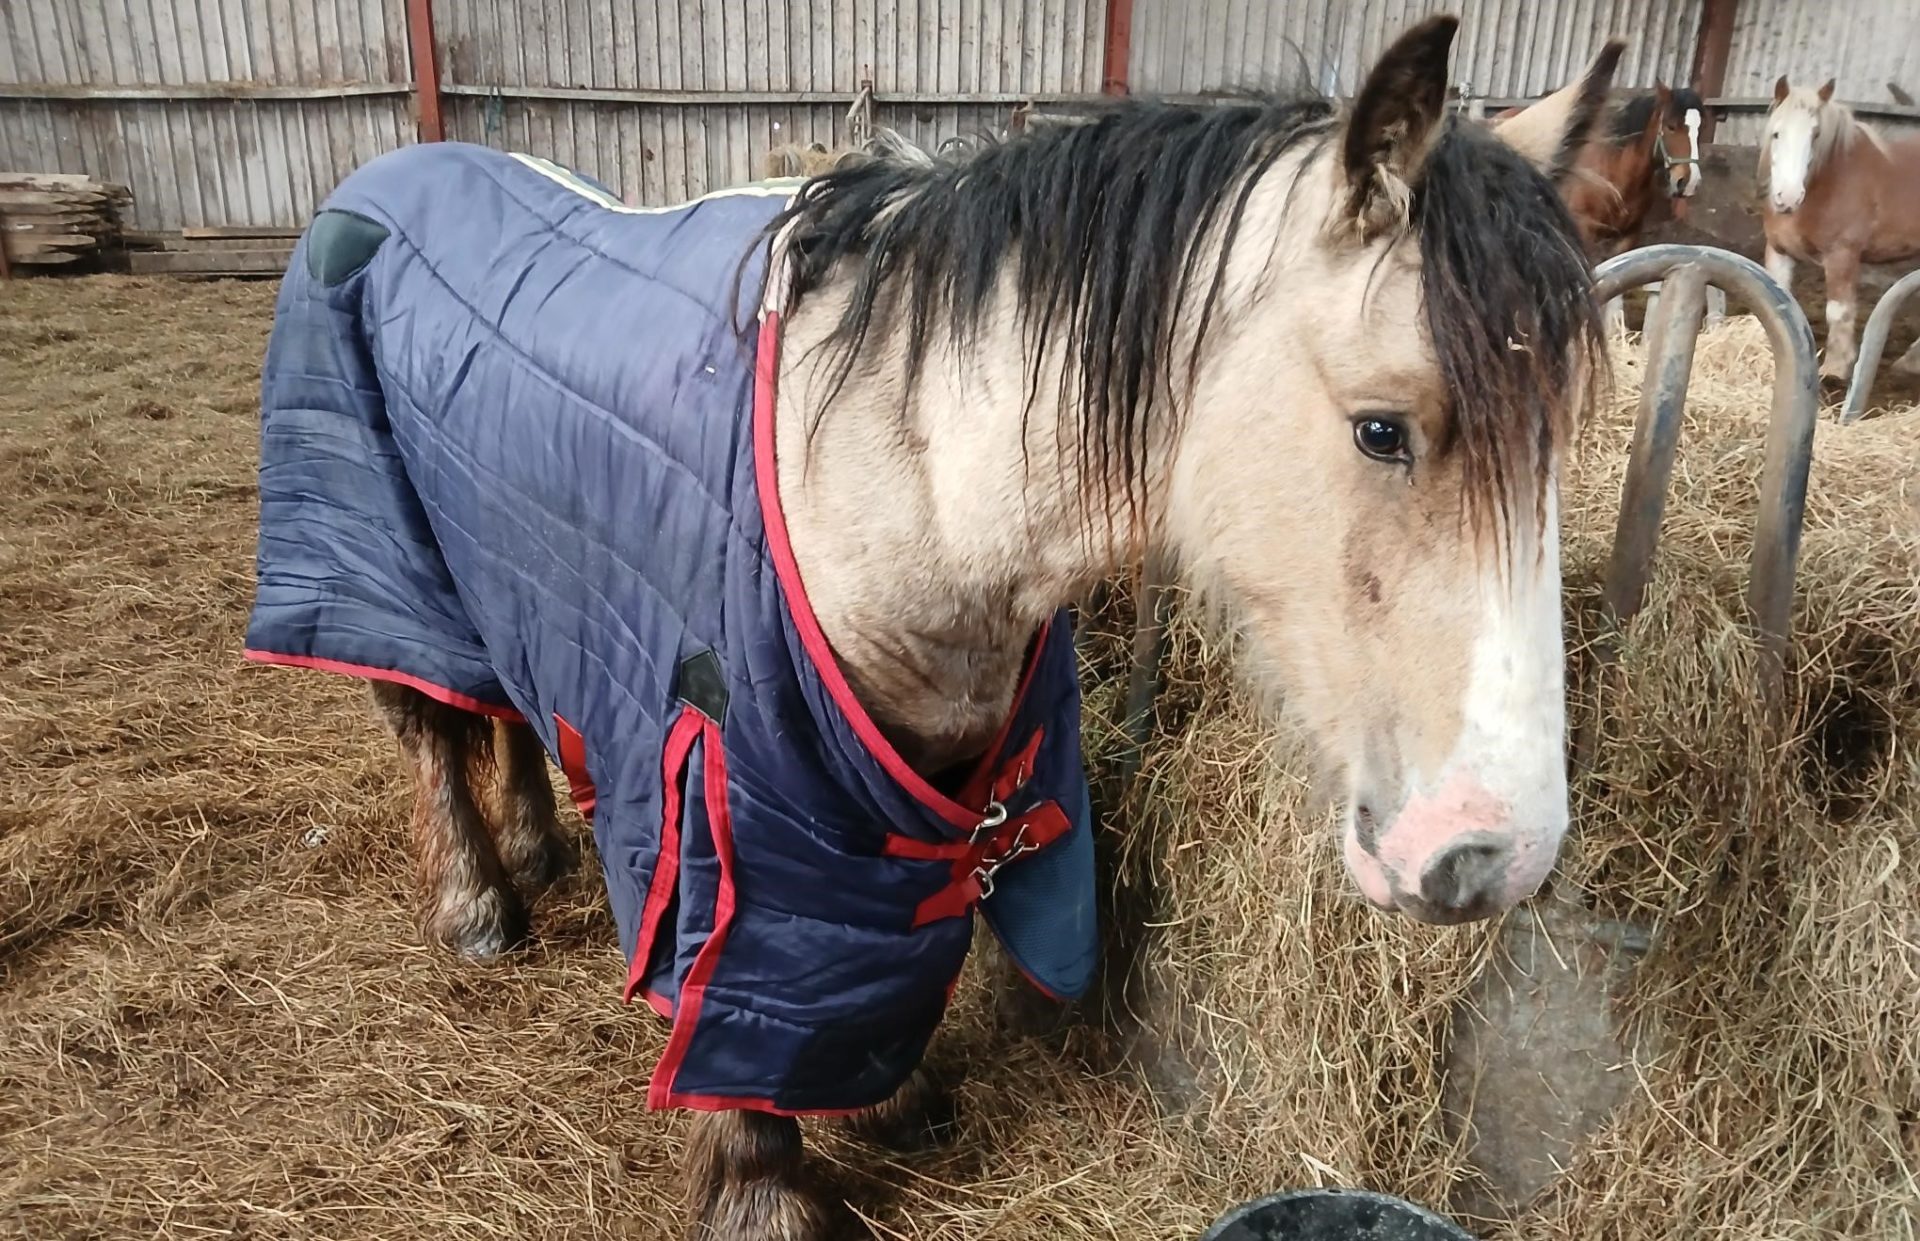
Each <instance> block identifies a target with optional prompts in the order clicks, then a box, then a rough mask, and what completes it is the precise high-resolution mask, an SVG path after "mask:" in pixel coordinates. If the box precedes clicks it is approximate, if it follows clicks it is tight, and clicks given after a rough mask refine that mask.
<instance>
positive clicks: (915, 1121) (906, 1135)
mask: <svg viewBox="0 0 1920 1241" xmlns="http://www.w3.org/2000/svg"><path fill="white" fill-rule="evenodd" d="M846 1124H847V1129H848V1131H850V1132H851V1133H852V1134H853V1135H854V1136H855V1137H859V1138H862V1139H864V1140H866V1141H868V1142H872V1143H873V1144H874V1145H875V1146H881V1147H885V1148H886V1149H887V1150H890V1151H895V1152H898V1153H900V1154H914V1153H917V1152H919V1151H925V1150H931V1149H933V1148H934V1147H937V1146H945V1145H946V1144H948V1143H949V1142H951V1141H953V1139H954V1137H955V1136H956V1135H957V1134H958V1133H959V1129H960V1126H959V1107H958V1105H957V1104H956V1103H955V1101H954V1097H953V1091H952V1090H951V1089H950V1088H949V1087H948V1086H947V1084H946V1083H945V1082H942V1081H941V1080H940V1079H939V1078H938V1077H936V1076H935V1075H934V1074H933V1073H931V1072H930V1071H928V1069H927V1067H926V1066H925V1065H922V1066H920V1067H919V1068H917V1069H915V1070H914V1071H913V1076H912V1077H909V1078H908V1079H907V1080H906V1084H904V1085H903V1086H901V1087H900V1089H898V1090H896V1091H894V1092H893V1097H892V1098H891V1099H888V1100H887V1101H886V1102H885V1103H882V1104H879V1105H878V1106H876V1107H870V1108H867V1109H866V1110H865V1111H861V1112H855V1113H854V1114H853V1115H852V1116H850V1117H848V1118H847V1122H846Z"/></svg>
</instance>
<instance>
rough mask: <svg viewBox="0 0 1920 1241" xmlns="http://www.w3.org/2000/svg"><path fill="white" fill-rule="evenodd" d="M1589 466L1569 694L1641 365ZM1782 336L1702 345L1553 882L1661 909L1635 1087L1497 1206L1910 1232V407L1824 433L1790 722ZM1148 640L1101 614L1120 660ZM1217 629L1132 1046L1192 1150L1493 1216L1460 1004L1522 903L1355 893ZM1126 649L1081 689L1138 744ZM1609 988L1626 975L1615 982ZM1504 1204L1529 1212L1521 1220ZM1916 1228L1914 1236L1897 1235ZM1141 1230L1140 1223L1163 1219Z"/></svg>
mask: <svg viewBox="0 0 1920 1241" xmlns="http://www.w3.org/2000/svg"><path fill="white" fill-rule="evenodd" d="M1617 368H1618V369H1617V373H1616V387H1615V396H1614V398H1613V399H1612V400H1610V401H1609V402H1608V403H1607V407H1606V408H1605V409H1603V410H1602V411H1601V412H1600V413H1599V415H1598V416H1597V417H1596V419H1595V421H1594V423H1593V424H1592V425H1591V427H1590V428H1589V430H1588V432H1587V435H1586V437H1585V441H1584V444H1583V447H1582V450H1581V452H1580V454H1579V457H1578V459H1577V461H1576V462H1575V463H1574V465H1573V468H1572V469H1571V470H1570V476H1569V482H1568V491H1567V495H1566V496H1565V499H1564V506H1565V512H1566V528H1565V548H1566V553H1565V554H1566V570H1567V572H1566V583H1567V605H1568V615H1569V643H1570V649H1571V650H1572V651H1573V652H1574V654H1573V657H1572V666H1571V667H1570V670H1569V671H1570V684H1571V687H1572V693H1573V695H1574V703H1573V711H1572V719H1571V720H1570V724H1571V725H1572V726H1573V727H1576V728H1577V727H1578V726H1579V725H1580V723H1581V722H1582V721H1583V720H1584V719H1586V718H1590V717H1592V715H1593V714H1594V712H1595V710H1596V707H1595V702H1594V697H1595V692H1596V677H1595V676H1594V669H1593V667H1592V664H1591V661H1590V660H1589V659H1588V658H1587V656H1586V655H1585V654H1584V652H1585V651H1586V650H1587V649H1589V648H1590V646H1591V644H1592V642H1593V641H1594V639H1596V638H1597V637H1598V636H1599V634H1600V632H1601V620H1600V589H1601V582H1602V579H1603V575H1604V571H1605V565H1606V559H1607V556H1608V555H1609V553H1610V551H1611V544H1612V532H1613V524H1614V518H1615V514H1616V512H1617V507H1618V502H1619V494H1620V484H1621V480H1622V477H1623V475H1624V471H1625V465H1626V459H1627V451H1626V450H1627V445H1628V442H1629V440H1630V437H1631V432H1632V424H1633V408H1634V403H1635V402H1636V400H1637V398H1638V390H1639V374H1640V370H1641V364H1640V362H1639V360H1638V359H1637V358H1634V357H1631V356H1627V355H1624V354H1623V355H1622V356H1621V357H1620V358H1619V360H1618V362H1617ZM1771 369H1772V366H1771V359H1770V355H1769V353H1768V350H1767V347H1766V344H1765V338H1764V334H1763V333H1762V331H1761V329H1760V328H1759V326H1758V324H1757V322H1756V321H1755V320H1752V319H1745V318H1742V319H1736V320H1732V321H1730V322H1729V323H1728V324H1727V325H1726V326H1724V327H1722V328H1719V329H1717V330H1715V331H1713V332H1710V333H1708V334H1707V335H1706V336H1704V337H1703V338H1702V340H1701V342H1700V349H1699V356H1698V361H1697V363H1696V368H1695V373H1694V381H1693V387H1692V393H1691V397H1690V399H1689V402H1688V410H1687V418H1686V427H1685V430H1684V432H1683V437H1682V445H1681V455H1680V461H1679V464H1678V466H1677V468H1676V470H1675V477H1674V483H1673V493H1672V496H1671V498H1670V501H1669V506H1668V512H1667V519H1666V525H1665V529H1664V531H1663V534H1662V539H1661V545H1660V552H1659V557H1658V561H1659V564H1658V572H1657V575H1656V579H1655V581H1654V584H1653V587H1652V590H1651V592H1650V595H1649V601H1648V605H1647V607H1646V609H1645V610H1644V612H1643V613H1642V614H1641V616H1640V617H1639V618H1638V619H1637V620H1636V622H1635V623H1634V624H1633V625H1632V626H1631V628H1630V629H1629V631H1628V632H1627V633H1626V634H1625V636H1624V643H1623V650H1622V658H1621V664H1620V671H1619V675H1618V677H1617V683H1616V684H1615V685H1614V686H1613V687H1612V688H1610V689H1609V690H1608V691H1607V693H1608V697H1607V701H1606V704H1605V706H1604V708H1603V709H1602V710H1601V715H1600V718H1601V720H1602V722H1603V729H1602V734H1601V742H1600V748H1599V752H1598V758H1597V761H1596V767H1595V770H1593V771H1592V772H1590V773H1588V774H1587V775H1585V776H1583V777H1582V778H1581V779H1579V780H1578V781H1577V782H1576V785H1575V788H1574V797H1575V824H1574V829H1573V832H1572V834H1571V835H1570V837H1569V841H1568V845H1567V848H1566V851H1565V853H1564V854H1563V859H1562V864H1561V868H1560V871H1559V873H1558V875H1557V878H1556V879H1555V881H1554V896H1555V900H1556V901H1557V902H1558V903H1560V904H1562V905H1571V906H1574V907H1577V908H1580V909H1584V910H1587V911H1591V913H1592V914H1593V915H1594V916H1600V917H1607V918H1612V919H1620V920H1624V921H1627V922H1630V923H1635V924H1640V925H1644V926H1645V927H1647V928H1648V929H1649V930H1650V931H1651V933H1652V935H1651V949H1650V951H1649V952H1648V953H1647V954H1646V956H1645V958H1644V960H1643V961H1641V962H1640V964H1639V966H1638V968H1637V969H1635V970H1633V971H1632V972H1631V975H1630V976H1629V977H1628V978H1627V979H1626V980H1625V982H1624V985H1623V986H1620V987H1619V993H1620V1008H1621V1011H1620V1016H1621V1018H1622V1024H1623V1026H1624V1027H1626V1029H1625V1031H1624V1033H1623V1037H1624V1038H1625V1040H1626V1042H1627V1044H1628V1046H1629V1047H1638V1048H1639V1050H1638V1051H1637V1052H1636V1051H1631V1050H1630V1051H1627V1052H1624V1053H1623V1055H1625V1056H1626V1060H1625V1063H1624V1064H1623V1065H1622V1066H1621V1067H1620V1068H1619V1070H1618V1071H1619V1073H1620V1075H1621V1081H1620V1084H1621V1093H1622V1094H1623V1095H1624V1096H1625V1100H1626V1101H1625V1103H1624V1104H1623V1105H1622V1106H1621V1107H1620V1108H1618V1109H1617V1110H1616V1111H1614V1112H1613V1114H1612V1116H1611V1119H1610V1120H1609V1121H1608V1122H1606V1123H1605V1124H1604V1125H1603V1126H1602V1127H1601V1128H1600V1130H1599V1131H1598V1132H1597V1133H1595V1134H1593V1135H1592V1136H1591V1137H1590V1138H1589V1139H1588V1140H1587V1141H1586V1142H1584V1143H1583V1144H1581V1146H1580V1148H1579V1149H1578V1150H1577V1153H1576V1155H1575V1157H1574V1159H1573V1161H1572V1166H1571V1168H1570V1170H1568V1171H1567V1172H1566V1173H1565V1174H1564V1175H1561V1176H1558V1177H1555V1178H1554V1179H1553V1180H1552V1183H1551V1184H1550V1185H1549V1186H1548V1188H1547V1189H1546V1192H1545V1193H1543V1194H1542V1195H1541V1196H1540V1197H1538V1198H1537V1199H1535V1200H1534V1201H1533V1202H1532V1203H1531V1204H1529V1205H1527V1206H1526V1207H1525V1208H1524V1209H1523V1210H1521V1211H1520V1212H1519V1213H1518V1217H1517V1218H1514V1219H1511V1220H1506V1221H1501V1220H1493V1221H1483V1226H1484V1227H1487V1228H1488V1229H1490V1230H1491V1235H1498V1236H1506V1235H1524V1236H1527V1237H1569V1238H1571V1237H1603V1236H1604V1237H1619V1238H1640V1237H1645V1238H1649V1239H1651V1238H1656V1237H1659V1238H1665V1237H1671V1236H1676V1235H1688V1234H1694V1233H1706V1232H1711V1233H1712V1234H1713V1235H1716V1236H1722V1237H1729V1238H1754V1239H1756V1241H1757V1239H1758V1238H1761V1237H1780V1236H1896V1235H1912V1234H1911V1231H1910V1230H1911V1229H1912V1228H1913V1226H1914V1221H1915V1214H1914V1212H1915V1210H1916V1192H1915V1189H1914V1186H1915V1180H1914V1176H1915V1173H1916V1170H1917V1166H1920V748H1917V747H1916V739H1920V449H1917V447H1916V446H1917V445H1920V408H1909V409H1906V410H1902V411H1895V412H1892V413H1889V414H1886V415H1883V416H1881V417H1879V418H1876V419H1873V420H1871V421H1868V422H1865V423H1862V424H1859V425H1856V426H1853V427H1844V428H1843V427H1840V426H1837V425H1835V424H1834V423H1833V422H1832V421H1831V419H1830V417H1829V420H1828V421H1827V422H1825V423H1823V425H1822V427H1821V429H1820V432H1819V436H1818V439H1817V442H1816V446H1815V453H1814V470H1813V477H1812V480H1811V484H1810V494H1809V502H1808V508H1807V518H1806V530H1805V537H1804V541H1803V543H1802V551H1801V562H1800V574H1799V591H1798V604H1797V609H1796V615H1795V621H1794V625H1795V641H1794V648H1793V654H1792V656H1791V657H1790V677H1791V688H1790V699H1791V701H1790V709H1791V720H1790V725H1789V727H1788V728H1787V729H1786V736H1785V737H1784V738H1783V739H1774V740H1771V741H1770V740H1769V732H1768V730H1767V729H1766V727H1765V726H1764V724H1765V722H1764V719H1763V714H1762V711H1761V707H1760V704H1759V702H1758V701H1757V700H1756V698H1755V696H1754V694H1753V692H1752V690H1751V686H1752V684H1753V679H1752V673H1753V659H1754V657H1753V650H1752V647H1751V645H1750V643H1749V641H1748V638H1747V637H1746V635H1745V633H1744V631H1743V627H1742V616H1743V604H1742V591H1743V589H1744V584H1745V580H1746V563H1747V556H1748V553H1749V549H1750V546H1751V540H1752V526H1753V514H1754V509H1755V501H1756V498H1757V492H1758V478H1759V473H1760V461H1761V457H1762V454H1763V451H1764V431H1765V423H1766V418H1767V411H1768V407H1769V401H1768V386H1767V385H1768V379H1769V376H1770V374H1771ZM1123 641H1124V634H1123V633H1121V632H1115V633H1113V634H1110V635H1106V636H1105V638H1104V644H1103V645H1102V644H1096V645H1097V646H1098V651H1097V653H1096V659H1097V660H1106V659H1115V660H1117V659H1119V658H1120V656H1119V655H1118V654H1117V647H1118V644H1120V643H1122V642H1123ZM1223 655H1224V652H1222V651H1220V650H1218V649H1215V648H1213V647H1212V646H1210V645H1209V642H1208V639H1207V638H1206V637H1205V635H1203V634H1201V633H1200V632H1198V631H1197V630H1195V629H1194V628H1192V627H1191V626H1188V625H1184V624H1182V625H1180V626H1177V627H1176V632H1175V635H1174V650H1173V668H1172V688H1171V694H1170V701H1169V702H1167V703H1165V704H1163V706H1162V717H1161V722H1162V730H1161V732H1160V735H1159V736H1158V737H1157V739H1156V740H1155V742H1154V743H1153V745H1152V746H1151V748H1150V750H1149V752H1148V754H1147V756H1146V760H1145V766H1144V774H1145V787H1144V789H1143V790H1141V792H1143V793H1144V796H1142V797H1139V798H1138V799H1137V800H1136V801H1134V803H1133V804H1132V807H1131V808H1130V810H1129V811H1128V812H1127V813H1126V815H1125V816H1124V817H1125V819H1126V832H1127V834H1126V836H1125V837H1124V839H1122V840H1119V841H1118V842H1117V843H1116V853H1117V864H1118V878H1117V882H1118V884H1119V885H1120V886H1119V891H1120V896H1121V901H1120V903H1121V905H1122V906H1123V908H1125V907H1129V906H1131V907H1132V908H1133V909H1135V910H1136V911H1139V910H1142V909H1144V911H1145V916H1146V919H1147V920H1148V921H1150V922H1151V923H1152V924H1153V926H1154V929H1152V930H1151V931H1150V932H1149V937H1148V938H1146V939H1145V940H1144V941H1143V942H1141V943H1138V944H1136V945H1132V947H1133V948H1134V949H1135V951H1136V952H1137V956H1136V958H1135V959H1134V960H1133V962H1132V965H1133V968H1132V970H1131V971H1130V973H1129V975H1128V976H1127V977H1126V979H1125V980H1124V981H1125V983H1126V984H1127V993H1126V995H1125V997H1124V998H1125V1000H1126V1001H1127V1003H1128V1004H1129V1005H1130V1006H1131V1010H1132V1016H1133V1018H1134V1019H1135V1020H1134V1021H1133V1023H1132V1029H1133V1034H1134V1042H1133V1046H1132V1051H1133V1052H1134V1054H1135V1059H1136V1060H1137V1061H1140V1062H1143V1063H1145V1064H1146V1066H1147V1068H1148V1071H1149V1076H1150V1077H1151V1078H1153V1079H1154V1080H1155V1082H1156V1084H1157V1086H1158V1088H1159V1091H1160V1094H1161V1097H1162V1099H1163V1100H1164V1101H1167V1102H1169V1103H1171V1104H1172V1105H1173V1107H1172V1109H1171V1110H1173V1111H1175V1112H1176V1113H1177V1115H1176V1117H1175V1118H1174V1119H1173V1120H1171V1121H1170V1122H1169V1124H1170V1128H1171V1131H1172V1132H1173V1133H1174V1134H1175V1135H1176V1136H1175V1137H1174V1138H1173V1139H1172V1140H1174V1141H1176V1142H1177V1143H1178V1145H1179V1146H1180V1147H1181V1148H1182V1156H1183V1158H1182V1163H1183V1166H1184V1167H1185V1168H1186V1169H1188V1172H1187V1174H1188V1175H1191V1176H1192V1177H1194V1178H1195V1179H1196V1180H1198V1181H1201V1182H1204V1183H1207V1184H1210V1185H1214V1186H1218V1187H1221V1188H1224V1189H1227V1190H1228V1191H1229V1194H1228V1196H1229V1197H1230V1198H1232V1197H1246V1196H1251V1195H1253V1194H1257V1193H1259V1192H1262V1191H1265V1190H1268V1189H1271V1188H1273V1187H1274V1186H1276V1185H1281V1184H1296V1183H1300V1182H1302V1181H1303V1180H1308V1181H1312V1180H1324V1181H1325V1182H1327V1183H1344V1184H1359V1185H1366V1186H1369V1187H1372V1188H1377V1189H1382V1190H1385V1191H1389V1192H1393V1193H1398V1194H1403V1195H1406V1196H1409V1197H1412V1198H1415V1199H1417V1200H1420V1201H1422V1202H1425V1203H1427V1204H1428V1205H1432V1206H1436V1207H1440V1208H1443V1209H1450V1210H1455V1211H1460V1212H1462V1213H1470V1212H1484V1211H1485V1210H1486V1209H1487V1207H1486V1205H1485V1204H1487V1203H1489V1202H1494V1201H1497V1200H1498V1195H1497V1194H1489V1192H1488V1191H1489V1189H1490V1186H1488V1185H1487V1184H1486V1183H1485V1181H1484V1179H1483V1177H1482V1176H1481V1175H1480V1174H1478V1173H1477V1172H1476V1170H1475V1168H1474V1167H1473V1164H1472V1161H1471V1159H1470V1157H1469V1156H1470V1151H1469V1149H1468V1143H1467V1140H1466V1139H1465V1138H1464V1137H1463V1136H1462V1135H1461V1133H1460V1129H1459V1126H1458V1125H1456V1124H1451V1123H1449V1122H1448V1120H1447V1118H1446V1116H1445V1115H1443V1112H1442V1108H1441V1101H1442V1099H1443V1097H1444V1087H1445V1082H1444V1080H1443V1077H1444V1072H1443V1066H1444V1064H1445V1061H1446V1056H1445V1051H1446V1041H1447V1038H1448V1032H1449V1027H1450V1023H1452V1022H1454V1021H1456V1020H1457V1019H1458V1018H1457V1016H1456V1014H1457V1013H1458V1012H1459V1010H1460V1008H1461V1006H1462V1004H1463V1003H1465V1002H1468V1001H1469V999H1470V997H1471V996H1472V994H1473V986H1474V982H1475V979H1476V977H1477V976H1479V975H1481V973H1482V972H1483V970H1484V969H1485V968H1486V967H1487V965H1488V963H1489V960H1490V958H1491V957H1493V956H1494V954H1495V953H1496V952H1499V951H1503V950H1504V949H1503V945H1504V944H1505V942H1506V941H1505V940H1503V938H1502V936H1501V934H1500V932H1499V930H1498V929H1497V928H1487V927H1467V928H1453V929H1438V928H1429V927H1423V926H1417V925H1414V924H1411V923H1409V922H1405V921H1396V920H1390V919H1388V918H1385V917H1382V916H1380V915H1377V914H1375V913H1372V912H1371V911H1369V910H1367V909H1365V908H1363V907H1362V906H1361V904H1360V902H1359V901H1358V898H1357V897H1356V896H1354V895H1352V894H1351V892H1350V889H1349V886H1348V882H1347V880H1346V878H1345V876H1344V874H1343V872H1342V870H1341V866H1340V862H1339V858H1338V850H1337V847H1336V839H1335V830H1336V829H1335V825H1334V823H1333V820H1332V816H1331V814H1330V812H1329V811H1327V810H1326V809H1325V808H1323V807H1322V806H1320V805H1319V804H1317V803H1316V802H1315V800H1314V799H1313V797H1312V794H1311V792H1310V789H1309V785H1308V780H1307V778H1306V776H1305V774H1304V772H1305V770H1306V769H1305V767H1304V766H1302V765H1300V764H1298V763H1290V762H1285V761H1283V762H1282V763H1281V764H1280V766H1279V767H1278V768H1277V769H1276V768H1271V767H1269V766H1268V765H1267V763H1266V761H1265V760H1266V756H1267V755H1268V754H1269V753H1271V752H1272V751H1273V750H1274V749H1275V748H1276V747H1279V748H1281V749H1282V751H1283V753H1284V747H1285V745H1286V740H1285V738H1284V737H1280V736H1276V735H1275V734H1273V733H1272V732H1271V731H1270V730H1269V729H1268V728H1267V727H1266V726H1265V725H1264V724H1263V723H1262V722H1261V721H1259V720H1257V719H1256V718H1255V717H1254V716H1253V714H1252V713H1251V712H1250V711H1249V710H1248V709H1247V707H1246V705H1245V704H1244V703H1243V702H1242V700H1241V699H1240V698H1239V697H1237V696H1236V695H1235V693H1234V692H1233V689H1232V687H1231V685H1230V684H1229V683H1228V680H1227V677H1226V673H1225V661H1224V659H1223ZM1120 689H1121V686H1120V683H1119V681H1118V679H1117V678H1113V677H1109V678H1107V679H1106V680H1105V681H1104V682H1103V684H1102V685H1101V687H1099V688H1098V689H1097V690H1096V691H1095V694H1094V697H1093V700H1092V705H1093V707H1094V709H1095V711H1096V713H1097V714H1098V716H1099V717H1100V718H1101V719H1104V720H1105V721H1107V722H1108V723H1107V724H1106V725H1105V727H1104V728H1103V727H1101V726H1098V725H1096V726H1093V727H1090V729H1089V735H1090V737H1092V738H1093V739H1094V741H1095V743H1096V744H1099V743H1102V742H1103V741H1104V743H1105V744H1109V745H1117V743H1118V741H1117V736H1116V735H1115V728H1114V725H1113V724H1112V721H1115V720H1117V719H1118V718H1119V715H1120V711H1119V702H1118V694H1119V692H1120ZM1618 981H1619V980H1616V982H1618ZM1507 1229H1511V1232H1508V1231H1506V1230H1507ZM1902 1229H1907V1230H1909V1231H1908V1232H1906V1233H1904V1234H1903V1233H1902V1231H1901V1230H1902ZM1143 1235H1144V1234H1143Z"/></svg>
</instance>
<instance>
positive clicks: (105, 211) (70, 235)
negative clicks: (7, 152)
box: [0, 172, 133, 266]
mask: <svg viewBox="0 0 1920 1241" xmlns="http://www.w3.org/2000/svg"><path fill="white" fill-rule="evenodd" d="M132 202H133V194H132V192H131V191H129V190H128V189H127V187H126V186H124V185H114V184H113V183H111V182H108V181H96V180H94V179H93V178H92V177H88V176H82V175H79V174H75V173H53V172H0V242H3V243H4V244H5V246H6V252H7V259H8V261H9V263H10V265H13V266H48V265H60V264H66V263H75V262H78V261H80V260H82V259H89V258H94V257H97V256H98V255H100V254H102V253H105V252H108V251H114V250H118V249H119V246H120V214H121V212H122V211H124V210H125V209H126V208H127V207H128V206H129V205H131V204H132Z"/></svg>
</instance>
